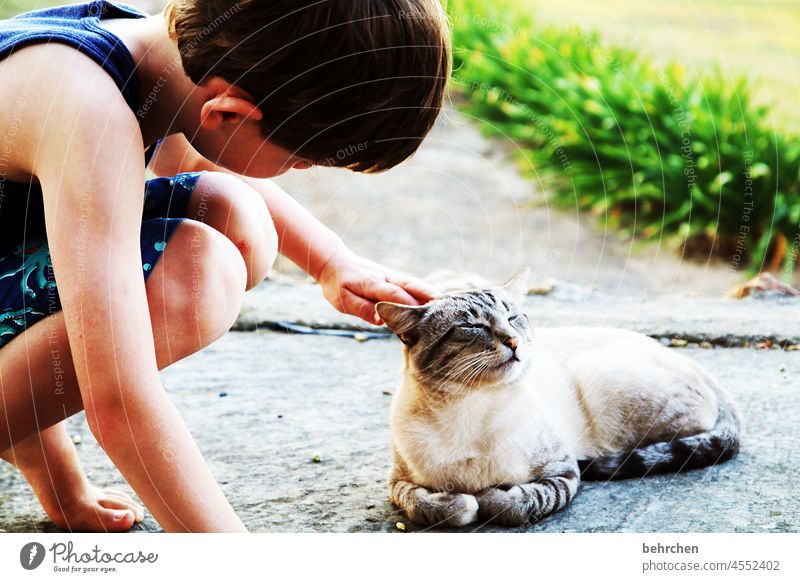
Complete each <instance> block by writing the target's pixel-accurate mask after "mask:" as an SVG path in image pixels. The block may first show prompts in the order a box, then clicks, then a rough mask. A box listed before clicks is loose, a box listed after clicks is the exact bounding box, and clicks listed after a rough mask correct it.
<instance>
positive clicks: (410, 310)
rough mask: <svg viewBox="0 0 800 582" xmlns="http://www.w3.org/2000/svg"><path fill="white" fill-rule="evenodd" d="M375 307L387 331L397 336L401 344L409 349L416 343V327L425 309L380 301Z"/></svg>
mask: <svg viewBox="0 0 800 582" xmlns="http://www.w3.org/2000/svg"><path fill="white" fill-rule="evenodd" d="M375 307H376V309H377V310H378V315H380V316H381V319H382V320H383V321H384V322H386V325H387V326H389V329H391V330H392V331H393V332H394V333H396V334H397V337H399V338H400V341H401V342H403V343H404V344H406V345H407V346H409V347H411V346H413V345H414V344H415V343H417V340H418V339H419V334H418V333H417V326H418V325H419V322H420V320H421V319H422V316H423V315H424V314H425V311H426V309H427V308H426V307H425V306H424V305H419V306H411V305H402V304H400V303H391V302H389V301H381V302H380V303H378V304H377V305H376V306H375Z"/></svg>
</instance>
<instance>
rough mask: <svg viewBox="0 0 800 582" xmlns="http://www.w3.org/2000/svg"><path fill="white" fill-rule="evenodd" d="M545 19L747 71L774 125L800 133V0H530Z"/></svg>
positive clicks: (663, 56) (654, 51)
mask: <svg viewBox="0 0 800 582" xmlns="http://www.w3.org/2000/svg"><path fill="white" fill-rule="evenodd" d="M523 1H524V0H523ZM530 4H531V6H532V8H533V9H535V11H536V14H537V15H538V17H539V18H540V19H541V21H542V22H544V23H553V24H560V25H564V24H565V23H574V24H577V25H579V26H582V27H583V28H590V29H596V30H598V31H599V32H600V33H602V35H603V37H604V38H605V39H607V40H608V41H610V42H614V43H619V44H624V45H626V46H631V47H636V48H637V49H638V50H640V51H643V52H646V53H648V54H651V55H652V56H653V57H654V58H655V60H656V61H657V62H661V63H662V64H663V63H666V62H668V61H669V60H670V59H677V60H678V61H680V62H681V63H683V64H684V66H685V67H686V68H687V69H689V70H690V71H693V73H694V74H697V75H702V74H708V73H709V72H711V71H712V70H713V68H715V67H719V68H720V69H721V70H722V71H723V73H724V74H725V75H726V76H729V77H731V76H736V75H738V74H746V75H747V76H749V77H750V78H751V79H752V80H753V81H754V82H755V89H756V93H755V98H756V100H757V101H758V102H760V103H765V104H768V105H770V106H771V107H772V108H773V109H774V112H775V126H776V127H777V128H783V129H788V130H790V131H792V132H793V133H800V108H798V107H797V103H798V102H800V4H798V2H797V1H796V0H603V1H602V2H597V1H592V0H559V1H558V2H551V1H544V0H530Z"/></svg>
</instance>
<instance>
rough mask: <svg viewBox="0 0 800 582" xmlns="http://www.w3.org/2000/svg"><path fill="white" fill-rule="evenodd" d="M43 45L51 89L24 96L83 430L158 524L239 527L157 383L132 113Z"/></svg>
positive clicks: (66, 56) (74, 60)
mask: <svg viewBox="0 0 800 582" xmlns="http://www.w3.org/2000/svg"><path fill="white" fill-rule="evenodd" d="M36 48H37V50H40V49H39V47H36ZM41 50H43V51H50V52H51V53H55V54H52V55H50V56H49V58H48V57H47V56H45V57H44V58H42V60H41V62H44V63H47V62H50V63H58V65H57V67H56V68H53V70H52V71H48V70H47V69H48V68H52V66H49V65H43V66H42V67H40V68H39V69H37V71H35V74H34V75H32V76H33V77H35V78H34V79H32V80H31V83H41V85H40V86H50V87H53V90H52V92H47V91H45V92H41V96H40V97H36V98H35V101H37V102H34V103H32V104H31V108H30V110H31V111H36V112H39V113H38V114H37V115H32V117H31V120H30V123H31V125H33V126H34V128H33V129H32V130H31V131H32V133H33V135H32V136H31V137H32V143H36V144H37V146H36V147H35V148H34V150H33V151H34V152H35V153H34V154H33V155H32V156H31V157H32V159H31V161H30V166H31V170H32V172H33V174H34V175H36V176H37V178H38V179H39V181H40V183H41V186H42V191H43V195H44V205H45V220H46V226H47V234H48V241H49V244H50V252H51V256H52V261H53V267H54V270H55V274H56V278H57V281H58V291H59V295H60V299H61V303H62V306H63V311H64V319H65V322H66V328H67V333H68V336H69V343H70V348H71V350H72V357H73V360H74V364H75V371H76V375H77V379H78V382H79V386H80V391H81V397H82V399H83V404H84V407H85V410H86V418H87V420H88V422H89V427H90V428H91V430H92V433H93V434H94V435H95V437H96V438H97V440H98V442H99V443H100V445H101V446H102V447H103V449H104V450H105V451H106V453H107V454H108V455H109V457H110V458H111V460H112V461H113V462H114V464H115V465H116V467H117V468H118V469H119V470H120V471H121V472H122V474H123V475H124V477H125V478H126V479H127V481H128V482H129V483H130V484H131V486H132V487H133V489H134V490H135V491H136V493H137V494H138V495H139V497H140V498H141V499H142V501H143V502H144V503H145V505H146V506H147V508H148V509H149V510H150V511H151V512H152V514H153V516H154V517H155V518H156V519H157V520H158V522H159V524H161V526H162V527H164V529H166V530H167V531H244V526H243V525H242V523H241V521H240V520H239V519H238V517H237V516H236V514H235V513H234V511H233V509H232V508H231V506H230V504H229V503H228V502H227V500H226V499H225V497H224V495H223V494H222V491H221V490H220V488H219V486H218V485H217V483H216V481H215V480H214V477H213V476H212V474H211V472H210V470H209V469H208V467H207V465H206V462H205V460H204V459H203V456H202V454H201V453H200V450H199V449H198V448H197V445H196V444H195V442H194V440H193V439H192V436H191V434H190V433H189V431H188V429H187V428H186V425H185V424H184V422H183V420H182V418H181V416H180V414H179V413H178V411H177V410H176V409H175V407H174V406H173V405H172V403H171V402H170V400H169V399H168V398H167V396H166V394H165V393H164V390H163V387H162V385H161V382H160V379H159V375H158V370H157V365H156V358H155V348H154V343H153V332H152V328H151V323H150V316H149V312H148V305H147V297H146V294H145V286H144V281H143V275H142V265H141V255H140V245H139V230H140V225H141V213H142V198H143V191H144V190H143V188H144V167H143V156H142V139H141V134H140V132H139V127H138V124H137V121H136V119H135V117H134V115H133V113H132V112H131V111H130V109H129V108H128V106H127V105H126V103H125V101H124V100H123V99H122V97H121V96H120V94H119V91H118V89H117V88H116V86H115V85H114V83H113V81H112V80H111V79H110V78H109V77H108V76H107V75H106V74H105V73H104V72H102V71H101V70H100V69H99V68H98V67H97V65H95V64H94V63H93V62H92V61H90V60H89V59H88V58H87V57H84V56H82V55H80V54H79V53H77V52H76V51H74V50H72V49H69V48H66V47H61V46H57V45H52V46H48V47H47V48H44V49H41ZM53 66H54V65H53ZM62 71H69V74H68V77H66V78H64V75H63V74H62ZM59 79H60V80H61V81H62V82H61V83H59V82H58V80H59ZM77 80H79V81H77ZM48 81H49V85H48V84H47V83H48ZM40 112H49V114H48V115H46V116H45V115H41V113H40Z"/></svg>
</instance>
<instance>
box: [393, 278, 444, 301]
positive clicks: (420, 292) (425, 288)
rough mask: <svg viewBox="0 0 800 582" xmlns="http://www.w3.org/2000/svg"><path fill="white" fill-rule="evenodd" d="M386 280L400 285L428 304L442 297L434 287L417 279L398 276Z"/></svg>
mask: <svg viewBox="0 0 800 582" xmlns="http://www.w3.org/2000/svg"><path fill="white" fill-rule="evenodd" d="M386 280H387V281H388V282H389V283H394V284H395V285H399V286H400V287H402V288H403V289H405V290H406V291H407V292H408V293H410V294H411V295H413V296H414V297H415V298H416V299H418V300H419V301H422V302H423V303H426V302H428V301H430V300H431V299H436V298H437V297H439V296H440V295H441V293H439V292H438V291H436V290H435V289H434V288H433V287H431V286H429V285H428V284H427V283H425V282H423V281H420V280H419V279H417V278H415V277H404V276H402V275H400V276H398V275H395V276H390V277H386Z"/></svg>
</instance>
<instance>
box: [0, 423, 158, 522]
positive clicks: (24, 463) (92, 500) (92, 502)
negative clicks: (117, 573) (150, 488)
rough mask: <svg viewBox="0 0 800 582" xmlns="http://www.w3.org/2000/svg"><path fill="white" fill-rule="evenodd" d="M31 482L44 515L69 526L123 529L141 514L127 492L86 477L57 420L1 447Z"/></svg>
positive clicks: (70, 443) (3, 457) (142, 515)
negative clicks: (15, 443)
mask: <svg viewBox="0 0 800 582" xmlns="http://www.w3.org/2000/svg"><path fill="white" fill-rule="evenodd" d="M0 458H2V459H4V460H5V461H8V462H9V463H11V464H12V465H14V466H16V467H17V468H18V469H19V470H20V471H21V472H22V474H23V475H24V476H25V479H27V480H28V482H29V483H30V484H31V487H33V490H34V493H36V497H37V498H38V499H39V502H40V503H41V504H42V507H43V508H44V510H45V511H46V512H47V515H48V516H49V517H50V519H51V520H52V521H53V523H55V524H56V525H57V526H58V527H60V528H62V529H66V530H70V531H109V532H111V531H125V530H127V529H130V527H131V526H132V525H133V523H134V521H141V520H142V519H144V508H142V506H141V505H139V504H138V503H136V502H135V501H134V500H133V499H132V498H131V497H130V496H129V495H127V494H126V493H122V492H119V491H114V490H113V489H100V488H99V487H94V486H93V485H91V484H90V483H89V480H88V479H87V478H86V475H85V474H84V472H83V470H82V469H81V465H80V461H79V460H78V455H77V452H76V451H75V446H74V445H73V444H72V441H71V440H70V438H69V435H68V434H67V430H66V426H65V424H64V423H63V422H60V423H58V424H56V425H54V426H51V427H50V428H46V429H45V430H43V431H41V432H40V433H38V434H36V435H34V436H32V437H29V438H28V439H26V440H24V441H22V442H21V443H18V444H17V445H15V446H13V447H12V448H10V449H8V450H6V451H3V452H2V453H0Z"/></svg>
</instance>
